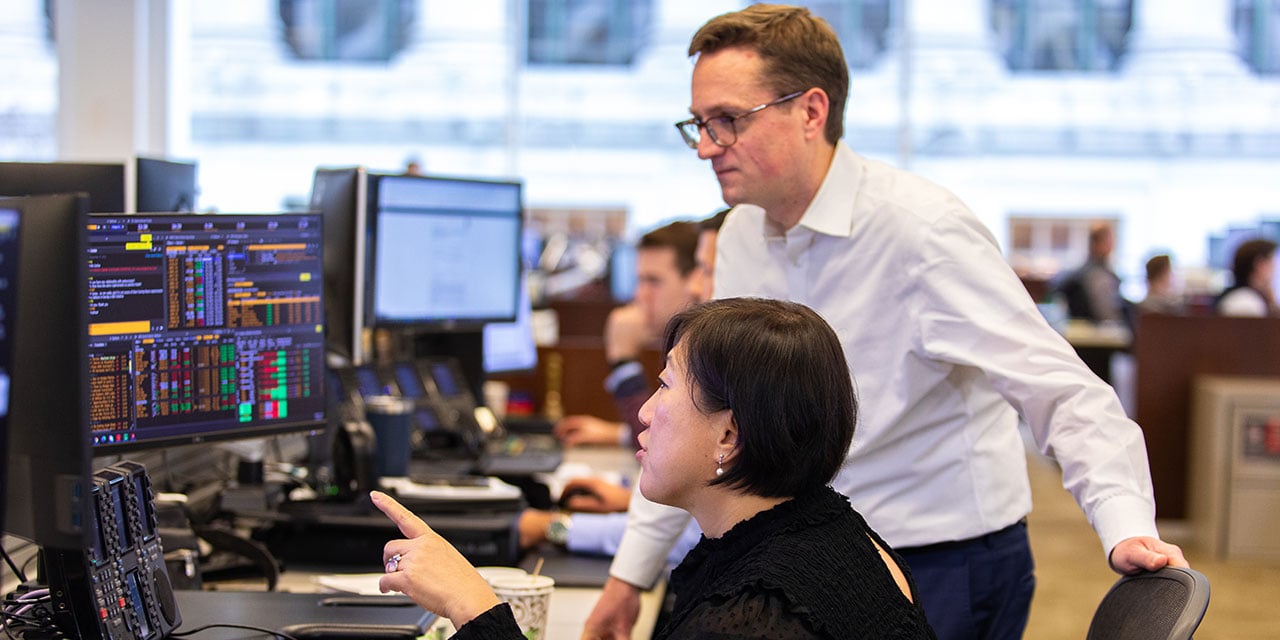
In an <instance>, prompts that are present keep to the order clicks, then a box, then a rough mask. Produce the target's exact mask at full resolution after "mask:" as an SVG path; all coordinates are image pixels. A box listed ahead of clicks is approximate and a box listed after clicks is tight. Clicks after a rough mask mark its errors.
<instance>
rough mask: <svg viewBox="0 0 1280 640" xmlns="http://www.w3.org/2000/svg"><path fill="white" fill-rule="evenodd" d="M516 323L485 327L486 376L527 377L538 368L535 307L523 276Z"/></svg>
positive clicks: (493, 323) (502, 323) (491, 324)
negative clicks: (534, 331)
mask: <svg viewBox="0 0 1280 640" xmlns="http://www.w3.org/2000/svg"><path fill="white" fill-rule="evenodd" d="M520 280H521V287H520V304H519V306H518V307H517V308H516V320H515V322H491V323H489V324H486V325H485V326H484V372H485V374H486V375H494V374H498V373H528V372H532V371H534V370H535V369H537V368H538V345H537V343H536V342H535V341H534V339H533V305H532V304H531V303H530V300H529V289H528V287H527V286H525V279H524V277H523V276H522V277H521V278H520Z"/></svg>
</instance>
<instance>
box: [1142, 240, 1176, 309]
mask: <svg viewBox="0 0 1280 640" xmlns="http://www.w3.org/2000/svg"><path fill="white" fill-rule="evenodd" d="M1138 311H1139V312H1141V313H1164V314H1170V315H1180V314H1182V313H1185V312H1186V301H1185V300H1183V296H1182V292H1181V291H1180V290H1179V289H1178V286H1177V283H1176V282H1175V281H1174V277H1173V261H1172V259H1171V258H1170V257H1169V255H1168V254H1164V253H1161V254H1158V255H1155V256H1152V257H1151V259H1149V260H1147V295H1146V297H1145V298H1143V299H1142V301H1141V302H1139V303H1138Z"/></svg>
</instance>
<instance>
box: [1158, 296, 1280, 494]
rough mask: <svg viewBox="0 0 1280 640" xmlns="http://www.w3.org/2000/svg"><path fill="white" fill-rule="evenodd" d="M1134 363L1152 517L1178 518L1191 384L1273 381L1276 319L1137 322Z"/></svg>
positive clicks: (1278, 359)
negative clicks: (1205, 378)
mask: <svg viewBox="0 0 1280 640" xmlns="http://www.w3.org/2000/svg"><path fill="white" fill-rule="evenodd" d="M1134 359H1135V361H1136V364H1137V392H1136V396H1137V398H1136V400H1137V402H1136V407H1135V411H1136V414H1137V415H1136V420H1137V422H1138V424H1139V425H1141V426H1142V430H1143V432H1144V434H1145V435H1146V439H1147V453H1148V455H1149V457H1150V460H1151V481H1152V483H1153V484H1154V487H1155V495H1156V509H1157V512H1156V515H1158V516H1159V517H1161V518H1185V517H1186V516H1187V509H1186V501H1187V479H1188V477H1189V473H1188V471H1189V467H1188V450H1189V448H1190V427H1189V425H1190V422H1191V417H1190V413H1191V392H1192V382H1193V380H1194V379H1195V377H1196V376H1198V375H1202V374H1222V375H1248V376H1278V375H1280V319H1276V318H1221V317H1187V316H1164V315H1143V316H1141V318H1140V319H1139V324H1138V327H1137V329H1136V330H1135V331H1134Z"/></svg>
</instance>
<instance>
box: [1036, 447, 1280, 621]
mask: <svg viewBox="0 0 1280 640" xmlns="http://www.w3.org/2000/svg"><path fill="white" fill-rule="evenodd" d="M1027 466H1028V470H1029V473H1030V475H1031V488H1032V494H1033V496H1034V508H1033V511H1032V513H1031V515H1030V517H1029V518H1028V530H1029V532H1030V534H1031V547H1032V549H1033V551H1034V553H1035V559H1036V576H1037V589H1036V596H1035V601H1034V603H1033V604H1032V607H1031V621H1030V623H1029V624H1028V627H1027V633H1026V638H1028V639H1029V640H1059V639H1060V640H1080V639H1081V638H1084V637H1085V633H1086V632H1087V631H1088V629H1089V619H1090V617H1091V616H1092V615H1093V611H1094V609H1095V608H1096V607H1097V605H1098V601H1099V600H1101V599H1102V596H1103V595H1104V594H1105V593H1106V592H1107V589H1108V588H1110V586H1111V583H1112V582H1114V581H1115V579H1116V578H1117V577H1118V576H1116V575H1115V574H1113V573H1112V572H1111V571H1110V570H1109V569H1108V568H1107V566H1106V563H1105V561H1104V559H1103V555H1102V548H1101V546H1100V545H1099V543H1098V538H1097V536H1095V535H1094V533H1093V529H1091V528H1090V527H1089V524H1088V522H1086V521H1085V518H1084V514H1083V513H1081V511H1080V509H1079V507H1077V506H1076V504H1075V501H1074V499H1072V497H1071V495H1070V494H1068V493H1067V492H1066V490H1064V489H1063V488H1062V480H1061V476H1060V472H1059V470H1058V467H1057V465H1056V464H1055V463H1054V462H1053V461H1051V460H1048V459H1046V458H1043V457H1041V456H1040V455H1039V454H1036V453H1034V452H1032V453H1030V454H1028V460H1027ZM1180 525H1184V523H1168V524H1167V526H1166V524H1165V523H1161V532H1162V533H1161V535H1162V536H1164V537H1165V538H1166V539H1168V540H1170V541H1171V542H1175V543H1176V544H1179V545H1180V546H1182V547H1183V550H1184V552H1185V553H1186V555H1187V559H1188V560H1189V561H1190V562H1191V566H1192V567H1194V568H1196V569H1198V570H1199V571H1201V572H1202V573H1204V574H1205V575H1206V576H1208V577H1209V581H1210V593H1211V597H1210V600H1209V611H1208V613H1207V614H1206V615H1205V619H1204V622H1203V623H1202V624H1201V625H1200V629H1199V631H1197V633H1196V639H1197V640H1254V639H1256V640H1263V639H1267V640H1271V639H1274V638H1280V563H1275V562H1266V561H1243V560H1235V561H1230V562H1225V561H1214V560H1211V559H1208V558H1206V557H1205V556H1204V554H1203V553H1200V552H1198V550H1197V549H1196V548H1195V546H1194V544H1193V543H1192V541H1190V540H1188V539H1179V538H1178V536H1179V530H1185V529H1186V528H1187V527H1185V526H1180ZM1183 535H1185V534H1183ZM1276 535H1280V532H1277V534H1276Z"/></svg>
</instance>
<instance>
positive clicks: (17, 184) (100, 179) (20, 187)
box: [0, 162, 125, 213]
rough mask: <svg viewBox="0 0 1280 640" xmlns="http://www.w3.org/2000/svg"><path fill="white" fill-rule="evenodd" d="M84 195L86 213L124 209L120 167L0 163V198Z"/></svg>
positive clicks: (111, 165)
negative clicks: (87, 208) (86, 202)
mask: <svg viewBox="0 0 1280 640" xmlns="http://www.w3.org/2000/svg"><path fill="white" fill-rule="evenodd" d="M57 193H85V194H88V196H89V211H101V212H106V213H119V212H122V211H125V208H124V165H123V164H118V163H103V164H96V163H86V162H0V196H38V195H51V194H57Z"/></svg>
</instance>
